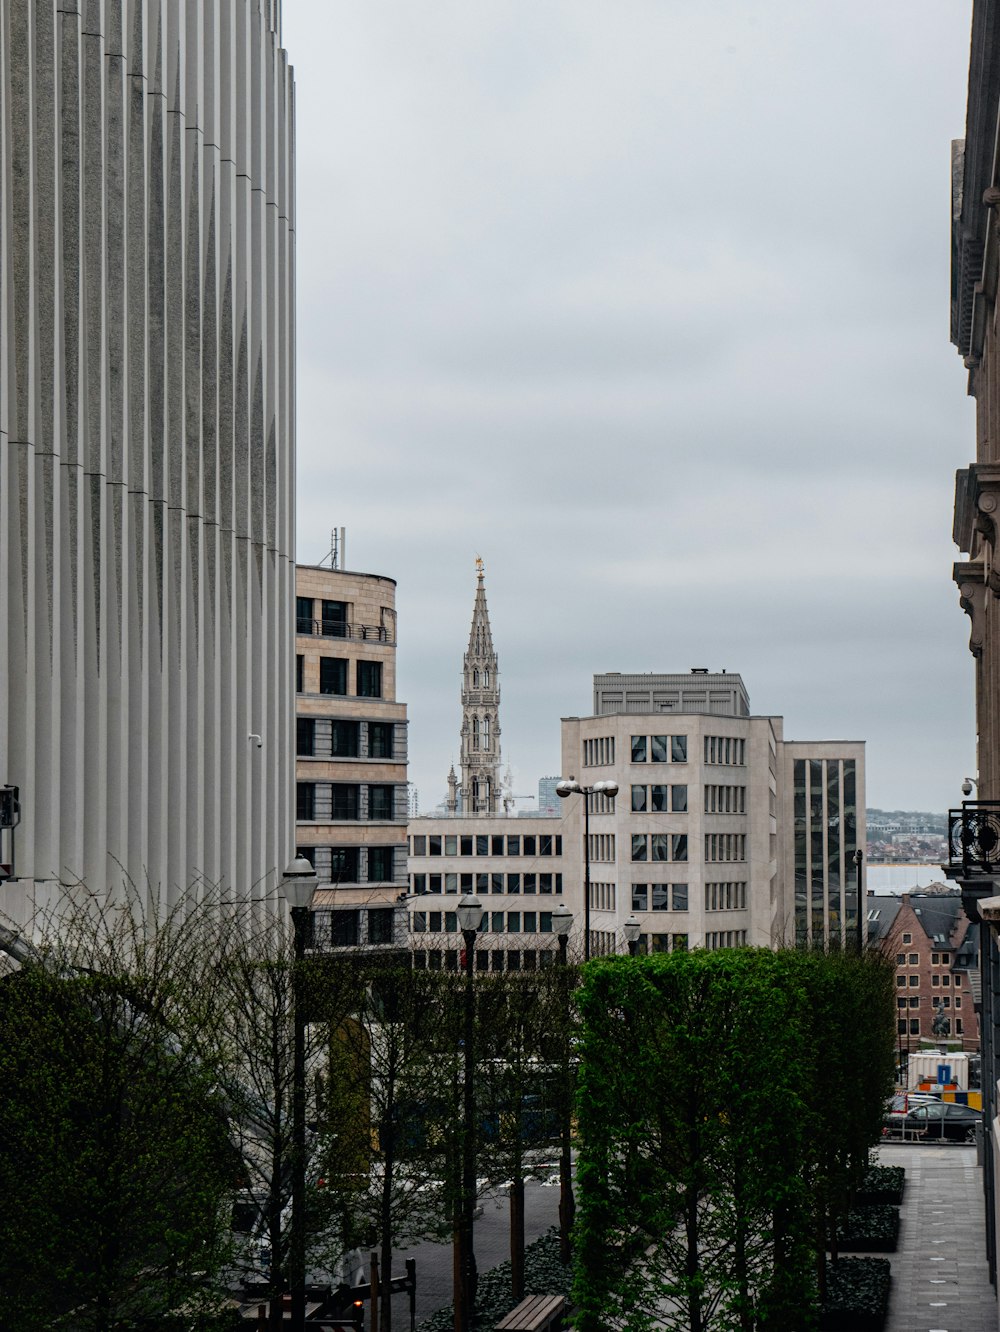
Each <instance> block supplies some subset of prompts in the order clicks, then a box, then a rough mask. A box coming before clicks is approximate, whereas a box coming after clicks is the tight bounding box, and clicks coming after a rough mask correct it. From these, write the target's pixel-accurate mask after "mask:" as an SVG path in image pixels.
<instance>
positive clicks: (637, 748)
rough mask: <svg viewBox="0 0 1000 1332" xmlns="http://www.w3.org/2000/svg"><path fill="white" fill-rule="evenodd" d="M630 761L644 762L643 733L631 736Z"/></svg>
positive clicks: (644, 739)
mask: <svg viewBox="0 0 1000 1332" xmlns="http://www.w3.org/2000/svg"><path fill="white" fill-rule="evenodd" d="M632 762H633V763H645V762H646V737H645V736H644V735H634V736H633V737H632Z"/></svg>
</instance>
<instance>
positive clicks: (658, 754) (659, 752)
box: [649, 735, 670, 763]
mask: <svg viewBox="0 0 1000 1332" xmlns="http://www.w3.org/2000/svg"><path fill="white" fill-rule="evenodd" d="M649 758H650V762H651V763H669V761H670V736H669V735H651V736H650V737H649Z"/></svg>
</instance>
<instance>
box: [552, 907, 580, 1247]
mask: <svg viewBox="0 0 1000 1332" xmlns="http://www.w3.org/2000/svg"><path fill="white" fill-rule="evenodd" d="M572 925H573V913H572V911H570V909H569V907H568V906H566V905H565V903H563V902H560V903H559V905H558V906H557V907H556V909H555V910H554V911H553V913H552V929H553V932H554V933H555V936H556V938H557V940H558V941H559V973H560V980H561V982H562V1001H563V1003H562V1010H563V1011H562V1018H563V1025H564V1028H565V1039H564V1041H563V1043H562V1078H561V1082H562V1087H561V1089H560V1096H559V1099H560V1102H561V1104H560V1107H559V1108H560V1115H559V1120H560V1123H559V1257H560V1259H561V1261H562V1262H563V1263H565V1264H567V1265H568V1264H569V1262H570V1259H571V1258H572V1252H571V1250H570V1243H569V1238H570V1234H571V1233H572V1230H573V1217H574V1214H575V1212H576V1204H575V1202H574V1200H573V1161H572V1157H571V1154H570V1137H571V1130H572V1123H571V1120H572V1102H571V1097H570V1086H569V970H568V968H567V966H566V952H567V944H568V942H569V932H570V929H571V928H572Z"/></svg>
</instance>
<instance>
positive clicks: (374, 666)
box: [358, 661, 382, 698]
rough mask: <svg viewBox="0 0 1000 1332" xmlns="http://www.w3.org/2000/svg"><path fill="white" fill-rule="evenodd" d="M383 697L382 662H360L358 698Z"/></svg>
mask: <svg viewBox="0 0 1000 1332" xmlns="http://www.w3.org/2000/svg"><path fill="white" fill-rule="evenodd" d="M381 697H382V663H381V662H380V661H359V662H358V698H381Z"/></svg>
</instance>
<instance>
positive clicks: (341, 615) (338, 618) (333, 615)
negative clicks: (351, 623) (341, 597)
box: [321, 601, 347, 638]
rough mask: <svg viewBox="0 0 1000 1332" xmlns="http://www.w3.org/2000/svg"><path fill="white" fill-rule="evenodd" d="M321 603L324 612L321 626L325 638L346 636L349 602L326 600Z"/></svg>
mask: <svg viewBox="0 0 1000 1332" xmlns="http://www.w3.org/2000/svg"><path fill="white" fill-rule="evenodd" d="M321 605H322V612H323V618H322V621H321V628H322V632H323V636H324V638H346V637H347V602H346V601H324V602H322V603H321Z"/></svg>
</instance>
